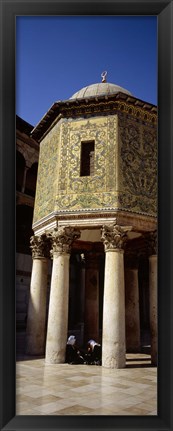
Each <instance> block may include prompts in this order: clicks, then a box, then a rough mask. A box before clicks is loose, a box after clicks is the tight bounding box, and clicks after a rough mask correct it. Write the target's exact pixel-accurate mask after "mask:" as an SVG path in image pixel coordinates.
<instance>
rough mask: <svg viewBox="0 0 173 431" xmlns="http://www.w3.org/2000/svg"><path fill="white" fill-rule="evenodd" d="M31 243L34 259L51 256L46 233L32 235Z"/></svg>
mask: <svg viewBox="0 0 173 431" xmlns="http://www.w3.org/2000/svg"><path fill="white" fill-rule="evenodd" d="M30 244H31V245H30V248H31V250H32V257H33V259H39V258H43V257H44V258H48V257H49V247H50V244H49V239H48V237H47V235H46V234H42V235H33V236H31V239H30Z"/></svg>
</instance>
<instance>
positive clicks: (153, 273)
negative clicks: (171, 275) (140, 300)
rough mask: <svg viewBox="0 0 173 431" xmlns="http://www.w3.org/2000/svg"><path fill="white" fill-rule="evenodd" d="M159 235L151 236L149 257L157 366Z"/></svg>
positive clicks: (152, 337) (152, 328)
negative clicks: (157, 252)
mask: <svg viewBox="0 0 173 431" xmlns="http://www.w3.org/2000/svg"><path fill="white" fill-rule="evenodd" d="M156 251H157V233H156V231H155V232H152V233H151V234H150V256H149V297H150V333H151V363H152V364H153V365H157V342H158V340H157V254H156ZM151 253H152V254H151Z"/></svg>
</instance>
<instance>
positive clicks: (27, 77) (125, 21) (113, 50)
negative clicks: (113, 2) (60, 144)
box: [16, 16, 157, 126]
mask: <svg viewBox="0 0 173 431" xmlns="http://www.w3.org/2000/svg"><path fill="white" fill-rule="evenodd" d="M104 70H106V71H107V72H108V74H107V81H108V82H111V83H114V84H117V85H120V86H122V87H124V88H126V89H127V90H129V91H130V92H131V93H132V94H133V95H134V96H135V97H137V98H139V99H142V100H144V101H147V102H149V103H152V104H157V17H155V16H144V17H143V16H124V17H123V16H46V17H44V16H18V17H17V18H16V113H17V115H19V116H20V117H22V118H23V119H24V120H25V121H27V122H28V123H30V124H32V125H33V126H35V125H36V124H37V123H38V122H39V121H40V120H41V118H42V117H43V115H44V114H45V113H46V112H47V111H48V109H49V108H50V106H51V105H52V104H53V103H54V102H56V101H58V100H65V99H68V98H70V97H71V96H72V94H74V93H75V92H76V91H78V90H79V89H80V88H82V87H85V86H87V85H90V84H93V83H97V82H101V73H102V72H103V71H104Z"/></svg>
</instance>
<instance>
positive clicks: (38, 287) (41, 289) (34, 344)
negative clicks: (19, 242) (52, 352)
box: [26, 234, 48, 355]
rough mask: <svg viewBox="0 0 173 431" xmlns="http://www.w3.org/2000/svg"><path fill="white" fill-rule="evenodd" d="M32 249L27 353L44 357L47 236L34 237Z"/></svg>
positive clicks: (32, 238)
mask: <svg viewBox="0 0 173 431" xmlns="http://www.w3.org/2000/svg"><path fill="white" fill-rule="evenodd" d="M31 248H32V257H33V266H32V275H31V286H30V298H29V306H28V316H27V327H26V353H27V354H29V355H43V354H44V351H45V323H46V295H47V281H48V242H47V237H46V235H44V234H43V235H41V236H32V237H31Z"/></svg>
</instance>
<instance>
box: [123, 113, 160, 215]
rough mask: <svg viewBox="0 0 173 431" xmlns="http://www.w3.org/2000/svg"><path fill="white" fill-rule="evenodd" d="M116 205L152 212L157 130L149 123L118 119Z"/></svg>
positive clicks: (154, 201)
mask: <svg viewBox="0 0 173 431" xmlns="http://www.w3.org/2000/svg"><path fill="white" fill-rule="evenodd" d="M119 158H120V171H121V174H120V177H119V181H120V183H119V189H120V190H121V192H120V193H119V198H118V201H119V207H121V208H122V209H126V210H131V211H134V212H141V213H145V214H146V213H147V214H151V215H154V216H155V215H156V212H157V131H156V128H155V127H153V126H148V125H145V124H140V123H134V122H131V121H130V120H126V121H125V120H124V119H122V120H120V119H119Z"/></svg>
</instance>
